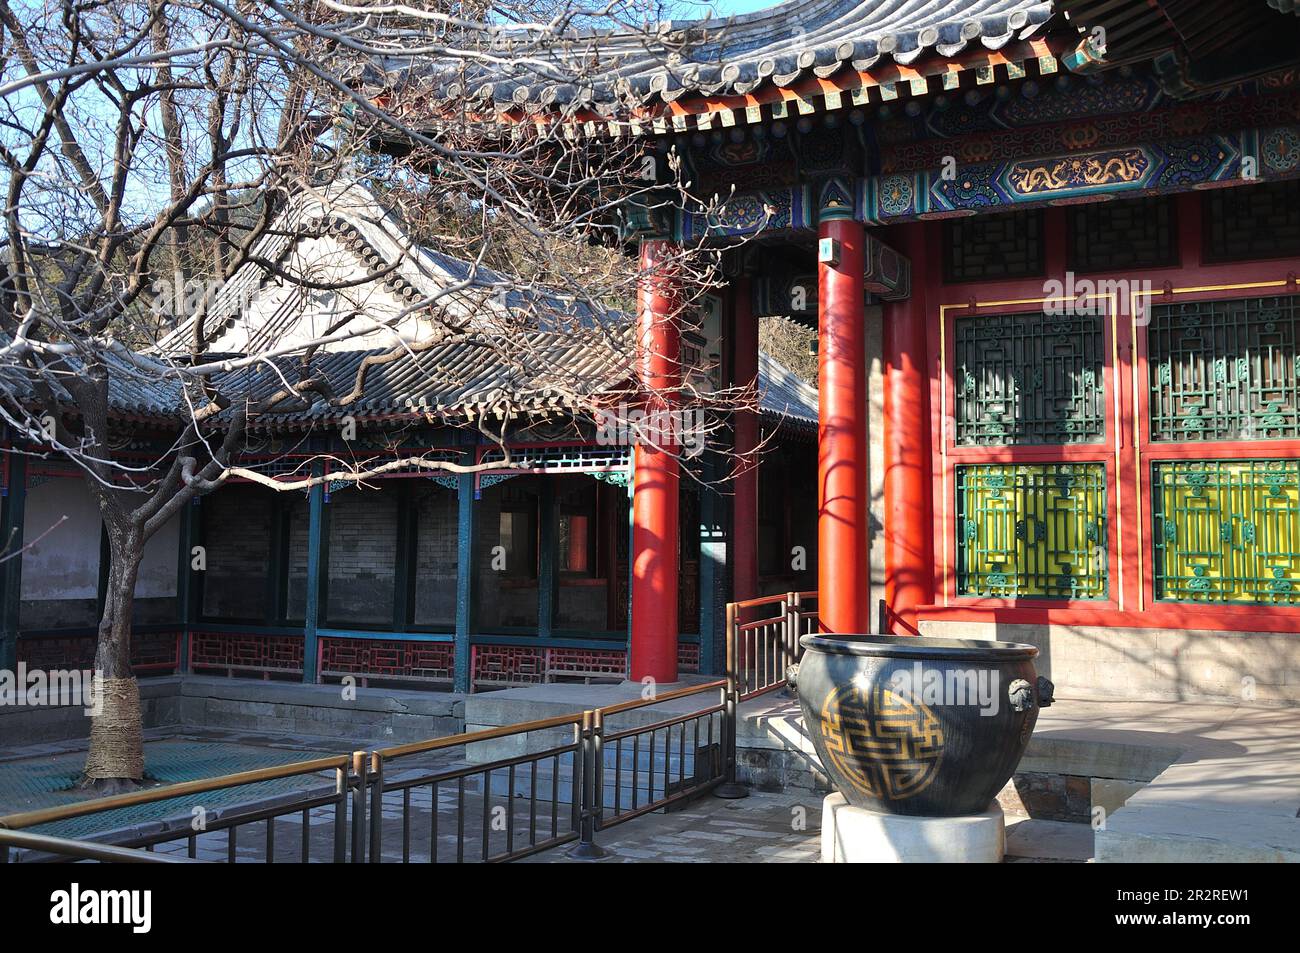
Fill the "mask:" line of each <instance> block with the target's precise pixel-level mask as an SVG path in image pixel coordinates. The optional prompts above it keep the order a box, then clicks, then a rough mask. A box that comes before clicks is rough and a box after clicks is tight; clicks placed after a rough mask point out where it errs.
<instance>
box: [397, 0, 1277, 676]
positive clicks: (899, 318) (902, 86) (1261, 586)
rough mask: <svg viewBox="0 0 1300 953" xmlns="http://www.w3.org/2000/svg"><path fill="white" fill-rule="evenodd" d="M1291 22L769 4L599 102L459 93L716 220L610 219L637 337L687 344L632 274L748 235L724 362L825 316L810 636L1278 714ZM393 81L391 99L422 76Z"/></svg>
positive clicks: (674, 578)
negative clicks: (969, 655) (642, 174)
mask: <svg viewBox="0 0 1300 953" xmlns="http://www.w3.org/2000/svg"><path fill="white" fill-rule="evenodd" d="M1291 7H1292V5H1291V4H1289V3H1285V2H1280V0H1235V2H1184V0H1105V2H1102V0H944V2H935V3H925V4H914V3H895V2H889V0H847V2H839V3H819V2H807V0H791V2H786V3H783V4H780V5H777V6H775V7H772V8H771V9H768V10H763V11H761V12H758V13H753V14H748V15H744V16H737V17H732V18H728V19H726V20H714V21H693V22H674V23H668V24H663V25H661V29H660V31H659V33H658V37H659V40H660V41H661V43H662V49H654V48H653V47H654V43H653V42H651V43H650V47H651V48H650V49H648V50H647V47H646V41H645V39H644V38H643V37H641V36H634V35H631V34H620V33H618V32H615V33H613V34H600V35H593V36H590V37H586V38H582V39H575V41H574V43H573V45H572V49H571V51H570V52H569V53H568V54H567V55H570V56H573V57H587V58H591V60H592V61H599V62H600V63H601V65H602V70H601V75H602V76H603V77H604V80H603V81H602V82H598V83H594V84H592V85H590V86H586V87H582V88H579V87H567V86H564V85H556V84H554V83H553V82H549V81H547V80H546V79H545V78H543V77H539V76H538V75H537V74H536V73H530V72H528V71H527V69H521V70H518V71H515V72H510V71H508V70H504V69H500V68H496V69H493V70H491V71H489V70H486V69H485V70H484V71H483V72H482V73H481V74H479V75H473V74H472V73H471V74H470V75H469V76H467V77H462V78H461V80H460V83H461V85H460V87H459V88H460V90H461V94H462V95H463V99H464V102H465V108H466V110H467V111H468V112H469V113H470V114H471V115H472V116H473V117H475V119H476V120H477V121H478V122H479V123H481V126H482V129H483V130H484V131H485V132H487V133H489V134H492V133H495V134H498V135H500V136H502V137H523V136H527V135H529V130H530V129H531V128H533V127H534V126H537V125H539V124H540V125H543V126H545V125H546V124H548V123H558V124H561V125H563V126H564V127H565V130H564V131H565V134H566V135H568V136H571V137H589V138H592V139H595V140H597V141H599V140H601V139H608V140H611V141H612V140H613V139H615V138H618V139H623V138H625V137H632V138H634V139H636V140H637V141H639V142H643V143H644V146H645V149H646V150H647V151H648V153H649V154H651V155H654V156H657V157H659V158H660V159H661V160H666V158H667V157H668V156H669V154H670V153H675V154H676V155H677V156H679V157H680V158H681V160H682V162H683V163H684V167H685V168H686V169H687V174H686V175H685V176H684V178H688V179H689V180H690V181H691V182H692V187H693V188H694V189H695V191H696V192H697V193H699V194H700V195H702V196H707V195H712V194H716V195H721V196H729V195H730V196H731V197H730V198H727V199H726V201H725V202H724V203H723V204H722V205H721V207H720V208H718V209H712V210H702V207H701V208H697V207H695V206H694V205H693V204H692V203H691V202H679V203H677V206H676V207H675V208H673V209H671V210H664V209H663V208H662V206H658V205H656V204H655V203H646V205H647V207H648V208H651V209H654V211H645V210H643V211H641V212H640V213H638V212H637V211H636V210H633V211H632V212H631V214H628V215H627V216H626V220H627V221H628V222H629V223H630V228H629V236H630V237H631V238H632V239H634V240H635V241H637V242H639V247H640V256H641V262H642V264H643V268H644V269H645V271H646V274H647V286H648V287H650V288H651V289H652V290H653V292H654V293H647V294H646V295H645V296H644V297H643V300H642V310H641V313H640V315H639V322H640V327H641V340H642V342H643V345H642V346H643V347H644V348H645V349H646V353H647V354H649V355H652V356H653V355H663V354H667V355H668V356H669V357H670V358H672V357H675V356H676V351H675V350H674V348H675V340H676V338H675V335H674V329H673V327H672V319H671V317H670V315H669V314H668V313H667V311H666V310H664V309H663V308H662V305H661V301H662V300H663V298H664V296H665V295H667V294H669V293H670V292H671V284H670V283H671V276H665V275H662V274H657V273H655V272H654V266H655V263H656V261H657V260H658V259H660V258H661V257H662V256H663V255H664V254H665V252H666V251H667V250H669V249H671V248H672V246H674V245H676V244H690V243H697V242H713V243H717V244H719V245H722V246H725V245H727V244H728V243H729V242H732V241H734V240H735V239H737V238H741V237H743V238H746V239H747V240H748V241H747V242H746V244H745V246H744V247H743V249H738V250H736V251H733V252H729V253H728V254H727V256H726V263H727V269H728V272H729V274H730V276H731V279H732V280H731V286H730V290H729V292H728V294H727V296H726V300H725V306H724V321H723V325H722V333H723V335H724V336H726V337H728V338H729V339H730V341H731V346H732V347H733V348H734V349H735V351H736V354H737V358H736V361H735V362H734V365H733V366H734V368H735V370H736V372H737V373H743V372H744V368H746V366H747V362H749V364H750V365H752V362H753V361H754V360H755V356H754V344H753V340H754V338H753V332H752V328H753V325H754V321H755V319H756V317H757V316H759V315H765V314H792V315H794V316H795V317H797V318H799V319H801V320H804V321H806V322H807V323H808V324H809V325H810V326H814V327H816V329H817V333H818V338H819V355H820V357H819V360H820V416H819V433H818V474H817V490H818V496H819V520H818V552H819V556H820V560H819V564H818V585H817V589H818V595H819V598H820V603H819V609H820V623H821V625H822V626H823V627H824V628H825V629H827V630H830V631H836V632H867V631H879V630H881V629H885V630H889V631H893V632H900V633H903V632H926V633H934V634H939V633H949V634H961V635H981V636H988V637H992V636H997V637H1001V638H1011V639H1015V640H1018V641H1033V642H1037V643H1039V644H1040V645H1042V646H1043V647H1044V649H1045V650H1046V651H1045V655H1044V658H1045V660H1046V661H1047V664H1048V666H1049V667H1050V668H1051V669H1052V674H1053V677H1054V678H1055V679H1056V680H1057V682H1058V683H1060V684H1062V685H1064V686H1067V687H1068V686H1071V685H1074V686H1078V687H1084V688H1087V689H1093V690H1097V691H1102V692H1110V693H1118V694H1125V693H1127V694H1130V695H1134V696H1137V695H1152V696H1156V697H1187V696H1194V695H1202V696H1206V695H1209V696H1213V695H1221V696H1233V695H1237V694H1238V693H1239V692H1240V691H1242V690H1243V685H1244V684H1245V681H1244V680H1251V681H1250V686H1251V689H1252V690H1255V689H1256V688H1257V690H1258V692H1259V696H1260V697H1269V698H1275V699H1277V698H1285V699H1290V700H1291V701H1295V700H1297V699H1298V698H1300V696H1297V695H1296V691H1295V684H1296V680H1295V677H1294V676H1295V673H1296V671H1297V667H1298V666H1300V649H1297V643H1296V641H1295V637H1294V634H1293V633H1294V632H1295V631H1296V629H1297V625H1298V624H1300V457H1298V455H1297V451H1298V450H1300V403H1298V401H1300V397H1298V396H1297V388H1298V387H1300V340H1297V333H1298V332H1300V324H1298V321H1300V312H1298V311H1297V301H1298V300H1300V299H1298V298H1297V294H1300V286H1298V285H1297V271H1298V270H1300V181H1298V180H1300V86H1298V85H1297V83H1300V69H1298V68H1297V67H1298V65H1300V17H1296V16H1294V15H1293V12H1294V11H1293V10H1292V9H1290V8H1291ZM665 63H667V64H669V65H665ZM386 65H387V66H388V67H390V69H389V72H388V73H387V74H386V75H385V79H384V83H385V84H386V85H385V86H384V87H383V88H382V89H381V90H380V92H379V93H378V94H377V95H381V96H384V97H386V99H385V101H386V102H388V103H389V104H390V105H394V104H397V105H399V106H400V104H401V103H402V102H403V95H404V93H405V92H406V91H407V90H408V89H409V90H414V89H417V88H418V82H417V81H418V80H419V79H420V77H422V76H424V73H423V72H422V66H421V64H419V63H408V64H405V65H402V64H386ZM412 77H414V79H412ZM620 88H622V89H629V88H630V89H631V90H632V91H633V92H634V94H635V95H636V96H637V97H638V103H639V104H638V105H637V106H636V107H634V108H630V109H629V108H626V107H625V106H624V105H622V101H621V100H619V99H617V98H616V90H617V89H620ZM419 109H420V106H419V104H418V103H417V102H415V100H414V98H413V100H412V106H411V111H410V116H411V117H412V121H413V122H414V121H416V120H418V119H419V118H420V112H419ZM425 118H426V119H427V122H426V125H425V128H427V129H428V130H429V132H430V133H431V134H434V135H436V134H437V132H438V130H439V128H440V126H439V118H438V116H437V115H433V116H427V117H425ZM455 121H456V122H460V121H462V120H461V119H460V118H457V119H456V120H455ZM669 169H670V163H668V162H667V161H661V162H660V163H659V173H658V174H659V176H660V177H661V178H660V180H659V181H661V182H664V183H667V181H668V177H669V174H670V171H669ZM733 187H734V190H735V191H734V194H733V192H732V189H733ZM665 194H666V195H668V194H672V193H667V192H666V193H665ZM663 282H668V283H669V284H668V285H665V284H663ZM646 342H648V343H646ZM748 439H749V438H748V436H747V433H746V431H745V429H744V428H743V427H738V428H737V437H736V449H737V451H738V452H744V451H745V450H746V449H747V441H748ZM634 485H635V487H636V496H635V500H634V507H633V520H634V530H633V547H634V549H635V550H636V551H637V556H636V559H637V560H638V561H640V560H641V559H642V558H643V557H644V562H645V570H644V572H642V571H640V570H638V571H636V572H635V573H634V576H633V579H632V613H633V621H632V636H631V638H632V646H631V649H632V652H631V670H630V674H631V675H632V677H634V678H640V677H643V676H653V677H655V678H657V679H661V680H672V679H673V678H674V677H676V674H677V671H678V668H677V665H676V662H677V659H678V634H679V626H678V624H677V618H676V617H675V614H674V613H673V611H672V605H674V604H675V601H676V600H674V599H672V598H670V597H671V595H672V594H674V593H675V592H676V591H677V590H678V588H679V579H678V575H677V573H678V569H679V567H678V565H677V564H676V563H675V562H674V558H673V556H674V553H675V552H676V550H677V548H678V545H679V540H678V528H677V526H676V525H675V522H674V521H673V519H672V507H671V500H672V499H673V498H674V495H675V494H676V492H677V490H676V488H675V486H674V471H673V464H672V462H671V461H668V460H664V459H661V458H659V457H657V456H656V454H655V453H654V451H653V449H638V451H637V456H636V463H635V466H634ZM643 491H644V492H643ZM752 498H753V494H752V490H751V489H750V488H749V487H748V486H747V485H746V484H745V483H744V482H743V481H742V482H740V483H738V484H737V487H736V494H735V497H734V505H735V510H734V512H733V514H732V519H731V526H732V533H731V536H730V539H729V546H730V547H731V548H732V549H731V551H732V552H733V553H734V557H733V561H732V565H733V580H732V590H731V596H732V597H733V598H734V599H744V598H747V597H749V596H751V595H754V594H756V593H757V592H758V591H759V588H758V587H757V586H756V584H755V580H754V575H753V572H752V570H751V569H750V568H749V563H748V560H749V559H750V556H749V553H751V552H752V551H753V550H754V540H753V539H752V538H750V537H749V536H747V534H746V532H745V526H746V525H747V524H748V523H749V520H748V518H747V516H748V513H750V512H752V510H751V509H750V507H751V506H752ZM643 547H644V548H645V552H643V551H642V549H643ZM638 564H639V562H638ZM1288 673H1290V674H1289V675H1288Z"/></svg>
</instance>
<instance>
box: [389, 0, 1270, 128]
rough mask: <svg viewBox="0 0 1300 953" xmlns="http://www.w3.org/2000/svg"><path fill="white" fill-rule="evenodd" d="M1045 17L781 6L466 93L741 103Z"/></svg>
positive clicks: (1019, 1)
mask: <svg viewBox="0 0 1300 953" xmlns="http://www.w3.org/2000/svg"><path fill="white" fill-rule="evenodd" d="M1277 2H1283V3H1285V2H1289V0H1277ZM1053 13H1054V4H1053V2H1052V0H926V2H919V0H787V2H785V3H781V4H778V5H777V6H774V7H770V8H768V9H766V10H759V11H757V12H755V13H746V14H743V15H739V16H731V17H727V18H725V19H721V18H709V19H703V20H670V21H665V22H662V23H659V24H658V25H657V32H656V31H655V30H654V29H653V27H652V28H651V30H650V31H643V30H628V29H619V30H609V31H588V32H583V33H578V32H575V33H573V34H570V35H569V37H568V40H569V41H568V42H566V43H565V44H564V45H563V47H562V48H557V49H556V50H555V51H554V52H553V53H550V54H549V55H550V59H551V65H553V66H554V67H555V68H554V71H553V76H556V77H561V76H563V75H565V74H566V73H567V74H568V75H573V74H575V73H579V72H581V73H588V72H598V73H599V75H600V79H599V80H597V81H596V82H595V83H594V85H593V86H592V87H591V88H590V89H576V88H574V87H573V86H572V85H569V84H566V83H564V82H560V81H555V82H548V77H547V75H546V74H547V72H548V71H547V70H546V69H545V66H544V65H543V67H542V68H540V69H539V68H538V67H537V66H536V65H535V64H532V63H531V62H530V63H529V64H526V65H524V66H521V67H519V68H518V70H517V72H515V73H513V74H512V73H509V72H504V73H503V72H502V71H501V70H500V68H495V69H496V71H495V72H492V71H489V70H487V69H484V70H481V71H479V72H478V73H476V74H475V73H471V74H470V76H469V77H468V80H467V82H466V87H467V88H466V89H465V92H467V93H475V92H479V93H481V94H485V95H488V96H489V97H490V98H491V99H492V100H494V101H496V102H498V103H512V102H513V103H516V104H520V105H522V104H525V103H534V104H536V103H539V102H540V103H543V104H545V103H548V102H568V101H572V100H573V99H590V100H591V101H593V102H601V101H608V100H611V99H613V98H614V95H613V93H614V90H615V88H616V84H624V83H625V84H626V85H627V87H629V88H630V89H631V90H632V92H633V93H634V94H639V95H641V96H643V97H646V98H662V99H664V100H665V101H672V100H675V99H678V98H680V97H681V96H685V95H689V94H699V95H706V96H717V95H727V94H746V93H751V92H753V91H754V90H756V89H758V88H759V87H761V86H763V85H765V84H769V83H770V84H773V85H776V86H783V87H784V86H790V85H792V84H794V83H795V82H797V81H798V80H800V79H803V78H806V77H809V76H818V77H821V78H827V77H829V76H831V75H833V74H834V73H836V72H838V71H839V70H840V69H843V68H845V67H848V66H852V67H853V68H854V69H857V70H867V69H870V68H871V67H872V66H874V65H876V63H878V62H880V61H882V60H884V61H890V60H892V61H893V62H895V63H898V64H901V65H907V64H910V63H913V62H914V61H916V60H917V59H919V58H921V57H922V56H924V55H926V54H929V53H934V54H937V55H938V56H940V57H952V56H956V55H957V54H959V53H961V52H962V51H963V50H965V49H966V48H967V47H968V46H980V47H983V48H984V49H988V50H998V49H1001V48H1002V47H1003V46H1005V45H1006V44H1008V43H1010V42H1012V41H1013V40H1023V39H1027V38H1028V37H1030V36H1031V35H1033V34H1034V33H1036V32H1037V31H1038V30H1039V29H1040V28H1042V27H1043V25H1044V24H1046V23H1047V22H1048V21H1049V20H1050V19H1051V18H1052V15H1053ZM647 33H650V34H651V35H647ZM666 64H672V65H666ZM377 65H379V66H380V67H381V68H382V69H383V70H384V71H385V72H399V73H400V72H404V71H405V70H407V69H410V70H411V71H412V73H413V74H415V75H420V74H423V73H425V72H433V71H436V69H437V64H436V63H429V62H428V61H427V60H424V61H420V62H410V61H403V59H402V58H400V57H391V58H388V59H385V60H382V61H380V62H379V63H378V64H377ZM370 79H373V77H370Z"/></svg>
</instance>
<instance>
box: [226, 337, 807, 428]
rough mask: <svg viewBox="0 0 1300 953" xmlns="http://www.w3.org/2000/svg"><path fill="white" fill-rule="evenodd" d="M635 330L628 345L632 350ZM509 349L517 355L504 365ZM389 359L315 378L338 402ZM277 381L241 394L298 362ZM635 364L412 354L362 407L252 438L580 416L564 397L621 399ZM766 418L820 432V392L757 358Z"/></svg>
mask: <svg viewBox="0 0 1300 953" xmlns="http://www.w3.org/2000/svg"><path fill="white" fill-rule="evenodd" d="M630 330H631V329H630V326H629V327H628V329H627V333H626V334H625V335H623V337H624V339H625V340H626V341H627V342H628V343H629V344H630V343H631V338H632V335H631V333H630ZM503 345H509V346H510V351H511V353H510V355H509V357H508V358H507V357H506V356H505V355H504V354H503V351H502V346H503ZM387 353H389V351H388V350H387V349H385V350H376V351H333V352H327V353H326V352H322V353H319V354H317V355H316V357H315V358H314V359H313V360H312V365H311V366H312V370H313V371H314V372H316V373H317V374H320V375H323V376H324V377H325V378H326V379H327V380H328V381H329V383H330V388H331V390H332V391H333V393H334V395H335V396H336V397H338V396H340V395H344V394H347V393H349V392H350V391H351V389H352V386H353V383H354V382H355V381H356V379H357V373H358V370H359V369H360V368H361V365H362V362H363V361H364V360H365V359H366V358H367V357H369V356H377V355H380V354H387ZM276 364H277V366H278V368H279V370H278V372H273V371H271V370H270V369H269V368H266V367H263V366H255V367H254V368H250V369H246V370H242V371H239V372H237V373H238V374H240V375H243V376H244V377H245V378H246V380H245V381H244V382H242V383H241V384H240V387H239V391H240V392H241V393H248V394H249V395H250V396H251V397H252V398H253V399H254V400H257V399H261V398H265V397H267V396H268V395H270V394H272V393H274V392H275V391H276V390H277V389H279V388H280V387H281V386H282V385H283V383H284V380H285V375H286V374H287V375H291V374H292V371H293V369H294V368H295V367H296V365H295V363H294V362H293V361H292V360H291V359H288V358H286V359H282V360H279V361H277V362H276ZM630 367H631V362H630V358H629V355H628V353H627V352H626V350H623V349H617V350H616V349H615V348H612V347H611V348H601V347H593V346H592V342H591V341H590V340H583V341H582V342H581V343H574V341H573V339H572V338H570V337H569V336H567V335H564V334H559V333H554V332H536V333H534V334H532V335H530V336H529V337H528V339H527V341H496V342H493V341H489V340H486V339H483V340H478V341H474V340H456V341H451V342H448V343H446V344H443V345H439V346H438V347H435V348H432V349H430V350H427V351H423V352H421V353H418V354H407V355H405V356H403V357H401V358H399V359H398V360H395V361H392V362H391V363H387V364H376V365H374V366H373V367H371V368H370V370H369V372H368V374H367V377H366V384H365V392H364V396H363V397H362V399H360V400H358V401H356V402H355V403H351V404H346V405H339V404H330V403H327V402H326V401H324V400H323V399H322V400H318V401H317V402H316V403H314V404H312V405H310V406H308V405H307V404H305V403H303V404H301V406H299V407H297V408H295V407H294V406H293V405H292V404H286V405H285V406H283V407H281V408H280V409H278V410H276V411H274V412H271V413H267V414H264V415H262V416H261V417H260V418H258V419H257V420H252V421H250V426H252V427H253V428H254V429H269V430H278V429H306V428H308V427H310V426H312V425H313V424H316V423H323V422H327V421H337V420H340V419H342V418H343V417H345V416H351V417H354V418H356V419H358V420H374V419H377V418H382V417H404V416H409V415H411V414H425V415H429V416H430V417H433V418H435V419H436V418H439V417H443V416H447V417H453V418H454V417H457V416H461V415H465V414H472V415H475V416H480V415H492V414H496V413H498V412H499V409H500V408H502V407H508V408H509V409H511V410H513V411H515V412H521V413H527V412H537V413H542V412H563V411H565V410H569V409H573V406H574V403H573V401H571V400H570V399H568V398H567V397H566V394H568V393H571V392H572V390H573V389H574V384H575V382H576V381H581V382H583V383H584V385H585V386H584V387H583V388H582V389H583V391H584V392H585V393H586V394H587V395H591V396H594V395H599V394H601V393H611V394H615V395H617V394H618V392H619V388H621V387H623V386H624V385H625V384H626V382H627V380H628V377H629V373H630ZM758 387H759V410H760V412H761V414H762V415H763V417H764V418H765V419H766V420H767V421H768V422H769V423H774V424H782V423H786V424H791V425H794V426H798V427H815V426H816V425H817V390H816V388H814V387H813V386H812V385H810V384H809V383H808V382H806V381H804V380H803V379H802V378H800V377H799V376H798V375H796V374H795V373H794V372H793V371H791V370H789V369H788V368H787V367H786V366H785V365H783V364H782V363H781V362H780V361H778V360H776V359H775V358H774V357H771V356H770V355H768V354H767V353H765V352H761V351H760V352H759V365H758Z"/></svg>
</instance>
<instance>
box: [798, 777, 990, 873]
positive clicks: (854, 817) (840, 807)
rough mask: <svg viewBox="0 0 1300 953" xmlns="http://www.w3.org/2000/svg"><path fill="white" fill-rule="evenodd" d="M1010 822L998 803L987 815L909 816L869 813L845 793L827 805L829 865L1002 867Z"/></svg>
mask: <svg viewBox="0 0 1300 953" xmlns="http://www.w3.org/2000/svg"><path fill="white" fill-rule="evenodd" d="M1005 854H1006V822H1005V821H1004V820H1003V817H1002V805H1000V804H998V803H997V802H996V801H994V802H993V803H992V804H990V805H989V809H988V810H987V811H985V812H984V813H983V814H971V815H966V816H962V817H908V816H906V815H903V814H884V813H881V812H879V811H867V810H863V809H862V808H860V807H854V806H853V805H851V804H849V802H848V801H847V800H846V799H845V797H844V795H843V794H840V793H838V792H836V793H835V794H828V795H826V799H825V800H824V801H822V853H821V860H822V863H823V864H1000V863H1002V858H1003V856H1004V855H1005Z"/></svg>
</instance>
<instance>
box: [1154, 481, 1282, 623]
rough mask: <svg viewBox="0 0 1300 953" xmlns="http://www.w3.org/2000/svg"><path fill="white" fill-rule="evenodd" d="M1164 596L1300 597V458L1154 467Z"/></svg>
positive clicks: (1159, 586) (1159, 592) (1158, 575)
mask: <svg viewBox="0 0 1300 953" xmlns="http://www.w3.org/2000/svg"><path fill="white" fill-rule="evenodd" d="M1152 497H1153V499H1152V527H1153V530H1154V534H1155V540H1154V550H1155V587H1156V588H1155V591H1156V598H1157V599H1168V600H1171V601H1175V602H1244V603H1265V604H1270V603H1271V604H1288V605H1290V604H1295V603H1297V602H1300V460H1192V461H1178V462H1168V463H1157V464H1154V465H1153V466H1152Z"/></svg>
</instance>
